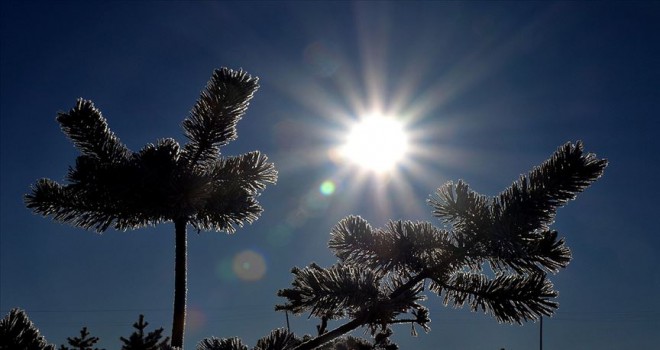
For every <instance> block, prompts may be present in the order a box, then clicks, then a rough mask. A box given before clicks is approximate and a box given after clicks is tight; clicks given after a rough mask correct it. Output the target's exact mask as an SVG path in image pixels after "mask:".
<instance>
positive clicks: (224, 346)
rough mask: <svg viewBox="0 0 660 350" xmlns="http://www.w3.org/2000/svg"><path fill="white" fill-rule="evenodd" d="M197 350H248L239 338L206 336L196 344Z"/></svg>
mask: <svg viewBox="0 0 660 350" xmlns="http://www.w3.org/2000/svg"><path fill="white" fill-rule="evenodd" d="M197 350H248V347H247V346H246V345H244V344H243V342H242V341H241V340H240V339H239V338H229V339H219V338H216V337H211V338H206V339H204V340H202V341H201V342H199V344H197Z"/></svg>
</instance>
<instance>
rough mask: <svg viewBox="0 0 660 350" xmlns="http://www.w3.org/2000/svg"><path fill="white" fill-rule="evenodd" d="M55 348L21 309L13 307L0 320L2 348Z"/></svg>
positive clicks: (2, 349)
mask: <svg viewBox="0 0 660 350" xmlns="http://www.w3.org/2000/svg"><path fill="white" fill-rule="evenodd" d="M15 349H20V350H55V346H54V345H51V344H48V342H47V341H46V339H44V337H43V336H42V335H41V334H39V330H38V329H37V327H35V326H34V324H33V323H32V321H30V319H29V318H28V316H27V315H26V314H25V311H23V310H21V309H12V310H11V311H9V313H8V314H7V316H5V317H4V318H3V319H2V320H0V350H15Z"/></svg>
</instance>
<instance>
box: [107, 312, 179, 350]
mask: <svg viewBox="0 0 660 350" xmlns="http://www.w3.org/2000/svg"><path fill="white" fill-rule="evenodd" d="M148 325H149V322H145V321H144V315H140V318H139V320H138V321H137V322H135V323H133V328H135V329H136V330H135V331H134V332H133V334H131V335H130V337H128V338H124V337H120V338H119V339H120V340H121V342H122V343H123V344H124V345H122V346H121V350H162V349H164V348H166V346H167V343H168V341H169V340H170V338H169V337H165V339H162V338H163V328H158V329H156V330H155V331H153V332H149V333H146V334H145V332H144V330H145V328H147V326H148Z"/></svg>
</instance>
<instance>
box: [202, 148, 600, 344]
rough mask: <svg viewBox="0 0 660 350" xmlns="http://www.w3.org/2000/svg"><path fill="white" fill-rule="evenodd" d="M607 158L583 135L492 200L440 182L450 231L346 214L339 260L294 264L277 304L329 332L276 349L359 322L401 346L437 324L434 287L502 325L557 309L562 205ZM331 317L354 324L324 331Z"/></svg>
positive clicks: (337, 243) (379, 339)
mask: <svg viewBox="0 0 660 350" xmlns="http://www.w3.org/2000/svg"><path fill="white" fill-rule="evenodd" d="M606 165H607V161H606V160H604V159H598V158H597V157H596V156H595V155H593V154H584V153H583V146H582V143H581V142H578V143H576V144H572V143H567V144H565V145H564V146H562V147H560V148H559V149H558V150H557V151H556V152H555V153H554V154H553V155H552V156H551V157H550V159H548V160H547V161H545V162H544V163H543V164H541V165H540V166H539V167H536V168H534V169H533V170H532V171H531V172H530V173H529V174H528V175H526V176H521V177H520V179H519V180H518V181H516V182H514V183H513V184H512V185H511V186H510V187H509V188H507V189H506V190H504V191H503V192H502V193H501V194H499V195H497V196H495V197H493V198H487V197H486V196H483V195H480V194H478V193H476V192H474V191H472V190H471V189H470V188H469V187H468V185H467V184H466V183H465V182H463V181H459V182H458V183H452V182H449V183H447V184H445V185H443V186H442V187H440V188H439V189H438V190H437V191H436V194H435V196H432V197H431V199H430V200H429V204H430V206H431V208H432V209H433V215H434V216H436V217H437V218H439V219H440V221H441V222H442V223H443V224H444V226H445V227H444V228H439V227H436V226H434V225H433V224H431V223H429V222H412V221H401V220H399V221H390V222H389V224H388V225H387V226H386V227H384V228H381V229H376V228H373V227H372V226H371V225H369V223H367V221H365V220H364V219H362V218H360V217H358V216H349V217H347V218H345V219H343V220H341V221H340V222H339V223H338V224H337V225H336V226H335V227H334V228H333V229H332V231H331V233H330V235H331V236H330V243H329V248H330V249H331V250H332V251H333V252H334V253H335V255H336V256H337V257H338V258H339V261H338V263H336V264H335V265H333V266H331V267H329V268H323V267H320V266H318V265H316V264H314V263H312V264H311V265H309V266H307V267H305V268H294V269H293V271H292V273H293V275H294V279H293V282H292V287H291V288H288V289H283V290H280V291H279V292H278V295H279V296H281V297H284V298H286V300H287V301H286V303H284V304H282V305H277V306H276V310H282V311H291V312H293V313H295V314H303V313H309V314H310V315H311V316H314V317H318V318H320V319H321V320H322V323H321V326H320V327H319V329H323V332H321V331H320V332H319V335H318V336H316V337H313V338H311V339H305V341H304V342H302V343H300V344H289V345H287V346H284V347H271V348H269V349H277V350H284V349H295V350H305V349H316V348H318V347H320V346H322V345H323V344H326V343H328V342H331V341H332V340H333V339H336V338H337V337H339V336H341V335H343V334H346V333H348V332H350V331H352V330H354V329H356V328H358V327H367V329H368V330H370V332H371V334H372V336H373V337H374V344H373V349H388V350H389V349H396V348H397V347H396V345H395V344H393V343H392V342H391V341H390V340H389V337H390V335H391V334H392V329H391V326H392V325H396V324H410V325H411V327H412V331H411V333H412V334H413V335H416V333H417V332H416V329H415V326H418V327H420V328H421V329H423V330H424V331H429V330H430V328H429V322H430V318H429V310H428V309H427V308H426V307H424V306H422V305H421V304H420V302H421V301H423V300H425V299H426V295H425V294H426V293H427V292H431V293H434V294H436V295H437V296H439V297H441V298H442V299H443V301H444V304H445V305H452V306H455V307H461V306H463V305H465V304H467V305H469V306H470V308H471V310H472V311H483V312H485V313H487V314H490V315H491V316H493V317H494V318H495V319H496V320H497V321H498V322H506V323H519V324H521V323H523V322H526V321H530V320H537V319H539V318H540V317H541V316H550V315H551V314H552V313H553V312H554V310H555V309H556V308H557V307H558V304H557V303H556V302H555V301H554V300H553V299H554V298H555V297H556V296H557V292H556V291H555V290H554V287H553V285H552V283H551V282H550V280H549V279H548V276H547V273H548V272H551V273H557V272H558V271H559V270H560V269H561V268H564V267H566V265H567V264H568V262H569V261H570V259H571V254H570V251H569V249H568V248H567V247H566V246H565V244H564V240H563V239H562V238H559V235H558V233H557V231H555V230H552V229H551V228H550V225H551V224H552V223H553V222H554V219H555V215H556V212H557V209H558V208H559V207H561V206H563V205H564V204H566V202H568V201H569V200H572V199H574V198H575V197H576V195H577V194H578V193H580V192H582V191H583V190H584V189H585V188H586V187H588V186H589V185H591V184H592V183H593V182H594V181H596V180H597V179H598V178H599V177H600V176H601V175H602V173H603V171H604V168H605V167H606ZM327 319H330V320H338V319H348V321H347V322H346V323H344V324H342V325H340V326H339V327H337V328H335V329H333V330H330V331H325V330H324V329H325V325H324V321H323V320H327ZM222 349H232V350H234V349H239V348H238V347H225V348H222ZM204 350H206V349H204Z"/></svg>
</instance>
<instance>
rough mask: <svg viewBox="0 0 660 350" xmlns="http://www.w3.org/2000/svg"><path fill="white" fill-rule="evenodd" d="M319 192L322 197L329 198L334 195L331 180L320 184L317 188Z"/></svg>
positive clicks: (333, 186) (333, 184) (333, 185)
mask: <svg viewBox="0 0 660 350" xmlns="http://www.w3.org/2000/svg"><path fill="white" fill-rule="evenodd" d="M319 191H320V192H321V194H322V195H324V196H330V195H332V194H333V193H335V183H334V182H332V181H331V180H325V181H323V182H322V183H321V186H319Z"/></svg>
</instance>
